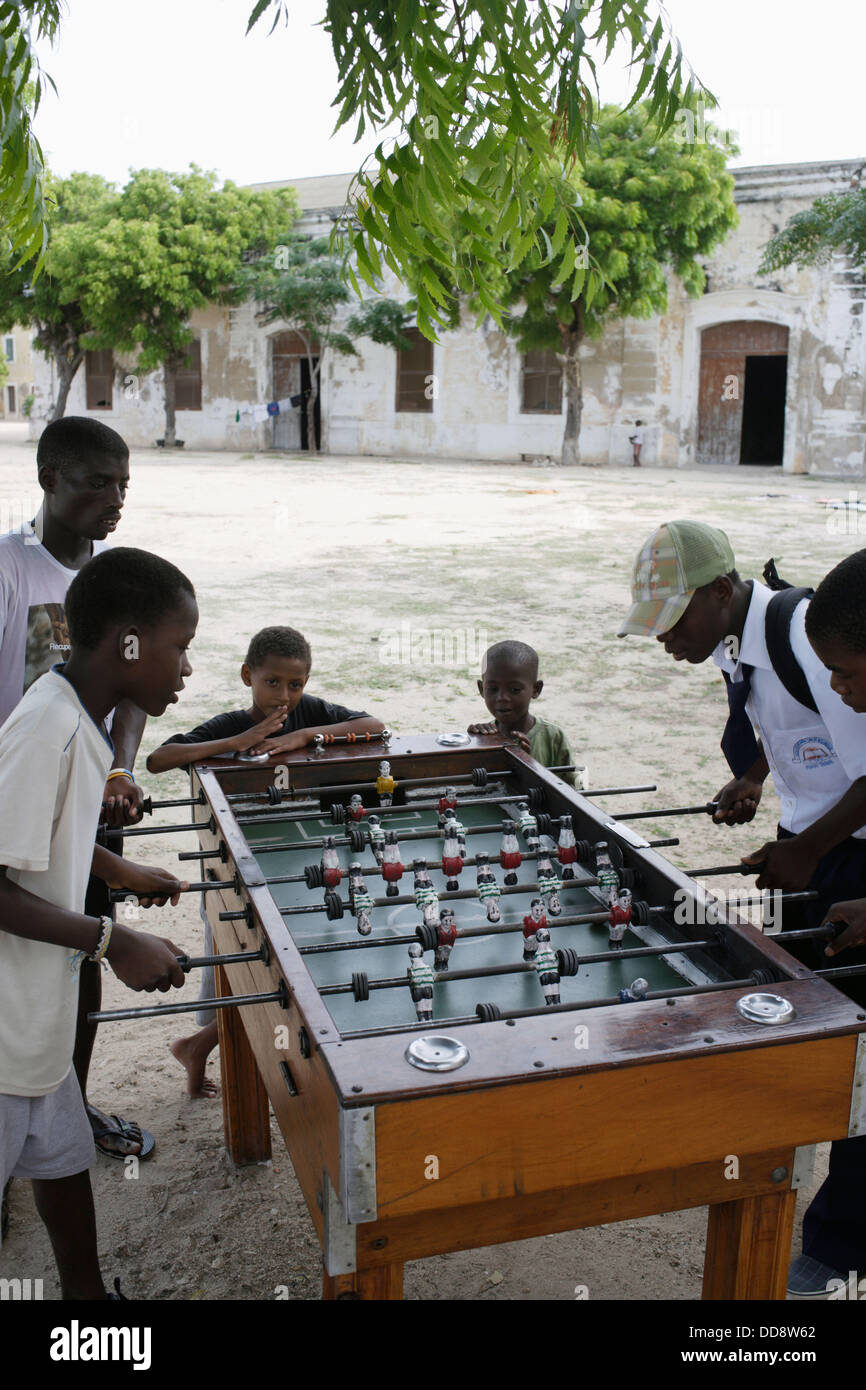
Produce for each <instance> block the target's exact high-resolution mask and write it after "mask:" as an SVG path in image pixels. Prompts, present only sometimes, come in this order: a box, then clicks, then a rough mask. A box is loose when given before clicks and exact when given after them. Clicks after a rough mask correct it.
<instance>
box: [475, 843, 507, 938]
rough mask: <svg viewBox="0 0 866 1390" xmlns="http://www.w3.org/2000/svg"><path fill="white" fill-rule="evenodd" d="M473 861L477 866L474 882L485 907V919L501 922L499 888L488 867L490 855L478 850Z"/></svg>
mask: <svg viewBox="0 0 866 1390" xmlns="http://www.w3.org/2000/svg"><path fill="white" fill-rule="evenodd" d="M475 863H476V866H477V867H476V874H475V882H476V884H477V886H478V896H479V898H480V899H481V902H482V903H483V904H484V906H485V908H486V909H487V920H488V922H501V921H502V913H501V912H500V911H499V902H498V901H497V900H498V898H499V895H500V888H499V884H498V883H497V882H496V878H495V876H494V873H493V870H492V869H491V867H490V855H489V854H485V853H484V852H483V851H482V850H479V852H478V854H476V856H475Z"/></svg>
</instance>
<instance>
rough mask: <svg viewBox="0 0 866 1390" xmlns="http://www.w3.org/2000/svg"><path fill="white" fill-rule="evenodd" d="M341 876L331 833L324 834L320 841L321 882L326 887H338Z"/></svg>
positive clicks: (341, 871) (341, 872)
mask: <svg viewBox="0 0 866 1390" xmlns="http://www.w3.org/2000/svg"><path fill="white" fill-rule="evenodd" d="M342 877H343V870H342V869H341V868H340V861H339V859H338V858H337V850H336V847H335V845H334V837H333V835H326V836H325V838H324V840H323V841H322V882H323V883H324V885H325V887H326V888H337V887H339V884H340V880H341V879H342Z"/></svg>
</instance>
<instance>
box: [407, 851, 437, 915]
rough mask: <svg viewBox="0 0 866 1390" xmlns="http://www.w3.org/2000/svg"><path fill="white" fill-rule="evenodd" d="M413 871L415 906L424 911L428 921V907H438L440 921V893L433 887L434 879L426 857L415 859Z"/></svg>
mask: <svg viewBox="0 0 866 1390" xmlns="http://www.w3.org/2000/svg"><path fill="white" fill-rule="evenodd" d="M412 872H413V873H414V875H415V882H414V883H413V885H412V892H413V893H414V894H415V906H416V907H417V909H418V911H419V912H423V914H424V921H425V922H426V921H427V909H428V907H435V908H436V917H435V920H436V921H437V922H438V921H439V895H438V893H437V892H436V889H435V888H434V887H433V880H432V879H431V877H430V870H429V869H428V868H427V860H426V859H413V860H412Z"/></svg>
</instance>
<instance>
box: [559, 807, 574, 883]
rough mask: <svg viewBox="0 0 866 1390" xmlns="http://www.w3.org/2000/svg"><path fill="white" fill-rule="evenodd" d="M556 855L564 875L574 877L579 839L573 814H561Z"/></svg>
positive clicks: (564, 876)
mask: <svg viewBox="0 0 866 1390" xmlns="http://www.w3.org/2000/svg"><path fill="white" fill-rule="evenodd" d="M556 857H557V859H558V860H559V862H560V864H561V865H562V877H563V878H564V879H566V878H574V865H575V864H576V863H577V841H576V840H575V838H574V830H573V829H572V825H571V816H560V819H559V841H558V843H557V846H556Z"/></svg>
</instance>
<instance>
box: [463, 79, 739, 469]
mask: <svg viewBox="0 0 866 1390" xmlns="http://www.w3.org/2000/svg"><path fill="white" fill-rule="evenodd" d="M648 116H649V112H647V111H645V110H642V109H641V108H638V109H636V110H625V111H623V110H621V109H620V108H619V107H615V106H606V107H604V108H603V109H602V111H601V112H600V114H599V120H598V140H597V144H595V146H594V148H593V150H592V151H591V153H590V154H589V155H588V157H587V160H586V164H585V166H584V167H583V169H582V170H580V171H579V172H578V171H577V170H575V172H574V173H573V174H572V175H571V176H570V177H568V178H562V177H557V176H556V172H555V170H553V169H551V170H550V172H549V174H548V176H547V178H546V179H544V180H542V184H541V185H540V190H539V197H540V203H541V206H542V207H543V209H544V211H545V216H546V225H544V226H543V227H542V229H541V237H542V240H543V248H541V247H539V246H532V248H531V249H530V250H529V251H528V253H527V255H526V257H525V259H524V261H523V263H522V264H521V265H520V266H519V267H518V268H517V269H515V270H511V271H510V272H508V273H506V275H505V282H506V283H505V289H504V291H503V299H504V302H505V303H506V305H507V306H508V309H509V312H508V315H507V318H506V321H505V323H506V328H507V331H508V332H509V333H510V334H511V335H512V336H513V338H514V339H515V341H516V343H517V346H518V348H519V349H520V351H521V352H530V351H532V350H534V349H541V348H547V349H550V350H552V351H554V352H556V353H557V354H558V355H559V358H560V361H561V362H562V367H563V378H564V385H565V403H566V418H565V431H564V436H563V444H562V462H563V463H578V462H579V461H580V460H579V453H578V441H579V436H580V421H581V414H582V409H583V391H582V383H581V369H580V355H579V354H580V347H581V344H582V343H583V342H584V340H585V339H586V338H599V337H600V336H601V334H602V332H603V329H604V326H605V323H606V322H607V321H608V319H610V318H611V317H613V316H618V317H629V318H650V317H651V316H652V315H653V314H662V313H664V312H665V309H666V308H667V279H666V272H667V271H669V270H670V271H673V273H674V274H675V275H677V276H678V277H679V279H680V280H681V281H682V284H683V286H684V288H685V290H686V292H687V293H688V294H690V295H699V294H700V293H701V291H702V290H703V287H704V283H705V278H706V277H705V275H704V271H703V269H702V267H701V265H700V263H699V261H698V259H697V257H699V256H702V255H706V254H707V253H708V252H710V251H711V250H712V249H713V247H714V246H717V245H718V244H719V243H720V242H721V241H723V240H724V238H725V237H726V236H727V234H728V232H729V231H730V229H731V228H732V227H733V226H735V225H736V221H737V213H736V209H735V206H734V200H733V187H734V180H733V178H732V177H731V175H730V174H728V173H727V172H726V171H725V153H724V152H723V151H722V150H721V149H719V148H717V147H716V145H715V144H714V143H713V139H712V137H710V139H708V140H704V141H701V142H697V143H695V144H693V145H689V144H688V143H686V142H685V141H683V139H682V138H680V135H679V133H678V132H675V131H673V130H671V131H669V132H667V133H666V134H665V135H661V136H660V135H659V134H658V131H657V130H655V129H654V128H653V126H652V124H651V122H650V121H649V120H648ZM728 152H730V150H728ZM575 207H576V209H577V210H578V211H579V213H580V220H581V224H582V228H583V229H584V230H583V232H582V233H581V232H578V233H577V234H575V231H574V227H573V222H572V212H573V210H574V209H575ZM593 263H594V268H595V274H594V275H591V274H590V273H589V268H590V267H592V266H593ZM482 302H483V301H482Z"/></svg>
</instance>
